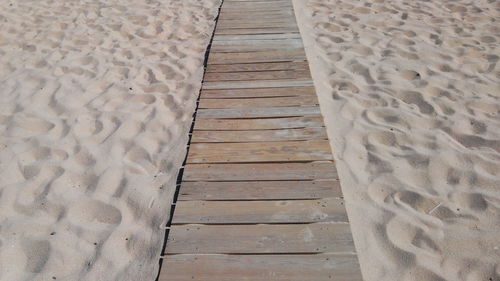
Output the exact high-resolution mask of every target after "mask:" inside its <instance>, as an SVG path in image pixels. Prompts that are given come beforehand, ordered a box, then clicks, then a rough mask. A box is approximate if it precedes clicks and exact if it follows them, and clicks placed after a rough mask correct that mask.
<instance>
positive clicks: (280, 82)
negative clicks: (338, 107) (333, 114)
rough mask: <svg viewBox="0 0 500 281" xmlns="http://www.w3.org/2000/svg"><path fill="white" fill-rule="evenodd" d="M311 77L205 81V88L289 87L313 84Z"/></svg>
mask: <svg viewBox="0 0 500 281" xmlns="http://www.w3.org/2000/svg"><path fill="white" fill-rule="evenodd" d="M312 85H313V82H312V80H311V79H277V80H257V81H254V80H249V81H220V82H204V83H203V89H250V88H289V87H307V86H312Z"/></svg>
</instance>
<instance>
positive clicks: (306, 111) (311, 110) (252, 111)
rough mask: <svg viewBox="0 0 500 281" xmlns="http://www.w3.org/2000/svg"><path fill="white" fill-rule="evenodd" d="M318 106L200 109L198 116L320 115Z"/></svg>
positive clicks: (264, 116) (262, 116)
mask: <svg viewBox="0 0 500 281" xmlns="http://www.w3.org/2000/svg"><path fill="white" fill-rule="evenodd" d="M320 114H321V112H320V109H319V107H317V106H302V107H267V108H236V109H232V108H222V109H210V108H207V109H199V110H198V113H197V114H196V116H197V118H266V117H294V116H315V115H320Z"/></svg>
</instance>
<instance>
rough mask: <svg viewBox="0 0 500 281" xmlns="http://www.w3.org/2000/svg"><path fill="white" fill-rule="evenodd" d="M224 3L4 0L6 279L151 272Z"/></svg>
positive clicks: (1, 183)
mask: <svg viewBox="0 0 500 281" xmlns="http://www.w3.org/2000/svg"><path fill="white" fill-rule="evenodd" d="M219 5H220V0H204V1H198V0H182V1H174V0H158V1H157V0H148V1H145V0H126V1H118V0H102V1H50V0H42V1H38V0H29V1H19V0H11V1H1V2H0V30H1V33H0V58H1V59H0V81H1V85H2V86H1V88H0V280H6V281H7V280H8V281H12V280H91V281H99V280H106V281H107V280H120V281H122V280H134V281H137V280H154V279H155V277H156V275H157V273H158V260H159V257H160V251H161V249H162V245H163V240H164V233H165V231H164V229H163V228H162V225H163V226H164V224H165V223H166V221H167V219H168V216H169V211H170V202H171V201H172V197H173V193H174V190H175V184H176V177H177V173H178V170H179V167H180V166H181V164H182V161H183V159H184V156H185V152H186V144H187V140H188V131H189V128H190V125H191V120H192V114H193V112H194V109H195V101H196V98H197V96H198V93H199V89H200V86H201V79H202V75H203V60H204V54H205V50H206V48H207V45H208V43H209V41H210V37H211V34H212V31H213V28H214V19H215V17H216V16H217V11H218V7H219Z"/></svg>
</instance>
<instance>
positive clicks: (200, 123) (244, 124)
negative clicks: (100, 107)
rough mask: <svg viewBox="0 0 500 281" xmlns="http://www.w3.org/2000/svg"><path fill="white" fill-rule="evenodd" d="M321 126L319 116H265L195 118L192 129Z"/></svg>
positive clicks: (262, 128)
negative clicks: (256, 117)
mask: <svg viewBox="0 0 500 281" xmlns="http://www.w3.org/2000/svg"><path fill="white" fill-rule="evenodd" d="M310 127H323V118H322V117H321V116H308V117H289V118H266V119H238V120H230V119H229V120H224V119H197V120H196V122H195V123H194V130H220V131H224V130H229V131H235V130H236V131H237V130H273V129H293V128H310Z"/></svg>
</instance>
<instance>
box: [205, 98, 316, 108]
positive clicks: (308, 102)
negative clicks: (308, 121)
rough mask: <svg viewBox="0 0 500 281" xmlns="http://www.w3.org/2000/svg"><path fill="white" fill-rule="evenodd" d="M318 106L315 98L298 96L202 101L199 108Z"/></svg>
mask: <svg viewBox="0 0 500 281" xmlns="http://www.w3.org/2000/svg"><path fill="white" fill-rule="evenodd" d="M317 105H318V99H317V98H316V97H315V96H296V97H278V98H273V97H270V98H246V99H245V98H241V99H201V100H200V103H199V106H198V108H199V109H204V108H249V107H250V108H255V107H282V106H285V107H286V106H317Z"/></svg>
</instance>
